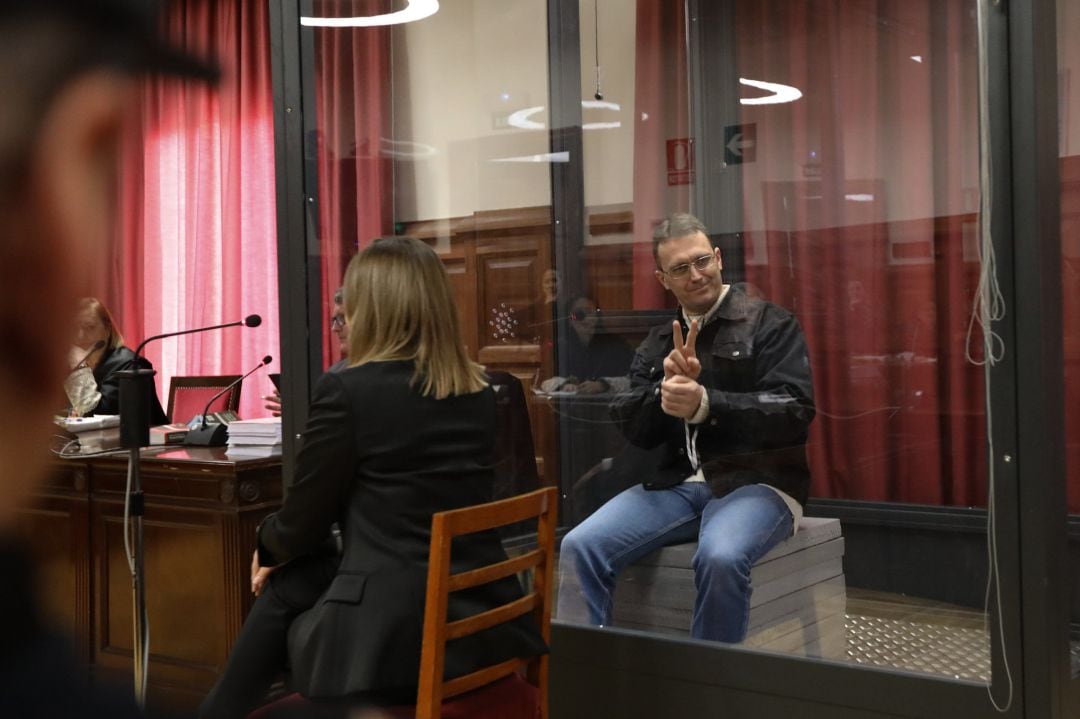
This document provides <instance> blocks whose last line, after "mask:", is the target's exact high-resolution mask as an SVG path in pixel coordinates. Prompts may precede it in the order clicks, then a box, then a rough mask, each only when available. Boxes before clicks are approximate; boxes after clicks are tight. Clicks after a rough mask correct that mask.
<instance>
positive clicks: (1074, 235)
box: [1057, 2, 1080, 677]
mask: <svg viewBox="0 0 1080 719" xmlns="http://www.w3.org/2000/svg"><path fill="white" fill-rule="evenodd" d="M1057 28H1058V30H1057V33H1058V44H1057V48H1058V128H1059V129H1058V156H1059V158H1060V159H1059V163H1060V165H1059V168H1060V172H1061V273H1062V275H1061V280H1062V283H1061V284H1062V296H1063V301H1064V303H1065V304H1064V307H1063V308H1062V313H1063V320H1064V327H1063V330H1064V334H1063V339H1064V346H1065V462H1066V465H1065V466H1066V472H1067V485H1066V486H1067V489H1068V506H1069V562H1070V567H1072V568H1073V570H1074V571H1072V572H1070V576H1072V577H1073V581H1072V586H1071V587H1070V591H1069V599H1070V603H1069V617H1070V626H1071V630H1070V635H1069V649H1070V655H1071V657H1072V674H1073V676H1074V677H1076V676H1078V675H1080V586H1078V578H1080V557H1078V552H1077V540H1078V538H1080V518H1078V517H1077V514H1078V513H1080V410H1078V407H1077V402H1080V331H1078V328H1080V205H1078V200H1080V105H1078V103H1077V97H1076V93H1074V92H1073V91H1072V75H1073V73H1074V72H1076V73H1077V76H1078V77H1080V48H1077V47H1076V43H1074V42H1071V41H1070V39H1071V35H1070V33H1071V32H1072V31H1075V30H1080V7H1078V6H1077V4H1076V3H1071V2H1058V4H1057Z"/></svg>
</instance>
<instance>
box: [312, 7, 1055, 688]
mask: <svg viewBox="0 0 1080 719" xmlns="http://www.w3.org/2000/svg"><path fill="white" fill-rule="evenodd" d="M366 5H367V3H363V2H359V0H349V1H347V2H333V3H331V2H315V3H313V4H312V7H311V8H310V9H311V13H312V14H322V15H333V16H335V17H341V16H347V15H364V14H365V12H364V9H365V7H366ZM703 5H708V6H709V8H711V9H709V10H708V11H707V12H706V14H705V15H703V16H702V17H700V18H694V19H693V20H694V21H695V22H696V25H695V27H696V30H695V33H696V34H695V36H694V37H695V38H700V40H701V42H700V44H692V43H691V42H690V41H689V39H688V35H687V28H688V27H689V26H690V25H691V23H688V22H687V20H688V19H687V18H686V17H685V14H684V13H685V4H684V3H680V2H675V3H671V2H662V1H661V0H653V1H641V0H639V2H636V3H626V2H621V1H619V0H581V3H580V6H579V17H580V37H579V40H580V49H581V58H580V68H581V99H580V102H581V108H580V111H581V118H582V119H581V126H580V135H581V147H582V156H581V157H574V156H572V153H571V152H569V151H566V150H565V149H564V148H559V149H558V150H557V151H556V149H555V148H553V147H552V142H551V133H552V132H553V131H554V132H556V133H559V132H563V131H565V130H566V128H557V127H556V128H553V127H551V117H552V116H554V113H551V112H550V108H551V103H552V99H551V98H550V97H549V94H548V77H547V67H548V57H549V53H551V52H557V49H556V48H549V47H548V46H547V35H546V12H547V8H546V4H545V3H544V2H542V0H536V2H514V3H507V2H505V1H503V0H461V1H460V2H453V3H441V4H440V7H439V11H438V12H437V13H435V14H434V15H432V16H430V17H427V18H425V19H423V20H419V21H416V22H409V23H406V24H398V25H393V26H383V27H366V28H328V27H320V28H310V27H309V28H305V30H304V32H306V33H310V35H307V36H306V37H307V38H308V39H309V41H310V43H311V44H310V47H311V49H312V51H313V57H314V84H313V86H314V101H315V108H316V113H315V120H314V124H313V126H311V127H310V128H309V136H308V148H307V149H308V158H309V160H311V161H314V162H316V163H317V176H318V185H319V201H318V203H317V205H315V207H317V215H316V216H314V217H313V218H312V219H313V224H314V225H316V226H317V227H318V228H319V247H320V253H321V258H320V259H321V269H322V280H321V281H322V284H323V294H324V299H325V300H326V306H327V307H329V306H330V298H331V293H332V292H333V290H334V289H335V288H336V287H337V286H338V285H339V284H340V277H341V272H342V269H343V267H344V265H345V263H346V262H347V261H348V259H349V258H350V257H351V256H352V255H353V254H354V253H355V252H356V250H357V248H360V247H365V246H366V245H367V244H368V243H369V242H370V241H371V240H372V239H373V238H374V237H376V236H378V235H384V234H403V235H412V236H416V237H419V238H421V239H423V240H425V241H426V242H428V243H430V244H431V245H432V246H433V247H434V248H435V249H436V251H437V252H438V253H439V256H440V258H441V259H442V261H443V263H444V265H445V267H446V269H447V271H448V273H449V275H450V278H451V283H452V287H453V291H454V299H455V302H457V304H458V308H459V310H460V314H461V317H462V325H463V326H462V332H463V334H464V335H465V342H466V345H467V346H468V349H469V352H470V355H471V356H472V357H473V358H474V359H476V360H477V361H479V362H481V363H482V364H484V365H485V366H487V367H488V369H489V371H490V373H491V377H492V383H493V384H494V385H496V386H497V387H499V388H500V389H499V391H498V392H497V397H499V398H500V403H501V404H500V405H499V412H500V420H499V424H500V433H501V434H500V439H499V446H498V448H497V453H496V455H497V457H496V460H497V464H498V467H499V472H500V479H499V482H498V489H497V493H498V495H499V496H506V495H509V494H513V493H517V492H521V491H525V490H527V489H530V488H532V487H535V486H537V485H538V484H545V485H555V486H559V487H560V489H561V495H562V498H563V504H562V506H561V507H560V511H561V521H562V523H563V524H565V525H566V528H567V529H568V530H569V535H568V536H569V539H568V543H567V544H566V545H565V546H564V548H563V552H564V556H563V564H564V567H565V568H566V571H565V572H564V576H563V581H562V584H561V585H560V586H559V587H557V591H558V592H559V606H560V614H559V619H560V620H561V621H575V620H576V621H588V622H591V623H604V624H607V623H610V622H614V623H615V625H616V626H623V627H636V628H647V629H648V630H649V631H655V632H661V633H675V634H679V635H682V636H688V635H690V634H693V635H694V636H699V637H707V638H711V639H719V640H722V641H732V642H739V641H741V642H744V643H745V644H746V645H747V646H753V647H758V648H762V649H765V650H772V651H783V652H788V653H793V654H804V655H811V656H825V657H830V658H834V659H841V660H843V659H849V660H853V661H857V662H862V663H866V664H873V665H880V666H885V667H892V668H901V669H907V670H917V671H925V672H932V673H935V674H941V675H945V676H948V677H955V678H960V679H967V680H982V681H986V680H989V678H990V665H989V649H988V641H987V636H988V634H987V630H986V629H985V628H984V626H983V621H984V612H983V589H984V586H985V584H984V582H985V577H986V565H985V536H983V535H981V534H980V532H979V531H977V530H976V531H972V532H960V531H958V530H955V529H952V528H950V527H949V526H947V525H945V524H944V523H942V522H938V521H937V520H936V517H938V516H941V515H943V514H944V512H943V508H949V512H950V513H951V514H953V515H955V514H966V515H970V516H971V517H972V518H973V521H972V522H970V525H971V526H979V522H980V520H981V519H982V518H984V516H985V514H984V512H983V510H982V509H981V508H983V507H985V503H986V496H987V493H986V461H985V444H986V431H985V414H986V413H985V408H986V398H985V396H984V375H983V370H982V368H981V366H980V365H979V364H977V361H978V360H980V359H981V356H980V350H979V347H980V339H981V338H980V337H979V335H978V332H977V331H976V332H975V333H974V334H973V335H972V336H971V337H969V333H968V328H969V323H970V319H971V316H972V312H973V304H974V295H975V290H976V284H977V277H978V272H979V268H980V265H979V255H978V245H977V231H976V230H977V223H978V206H979V204H978V201H979V197H980V194H979V193H980V188H979V184H978V148H977V145H976V142H977V138H978V136H979V127H978V115H977V104H976V103H977V97H978V92H977V83H976V76H977V73H976V65H977V63H976V59H977V52H976V42H975V19H974V18H975V15H974V2H973V0H945V1H944V2H941V1H934V2H931V0H924V1H923V2H913V3H902V4H894V5H890V6H888V7H885V8H883V7H881V6H873V7H864V6H854V5H852V4H851V3H849V2H843V1H842V0H827V1H825V2H818V3H813V4H812V5H807V4H806V3H798V2H792V1H791V0H767V1H765V2H762V1H761V0H737V1H736V2H731V3H717V4H703ZM714 6H716V7H714ZM720 6H722V7H721V9H716V8H717V7H720ZM366 14H371V13H366ZM691 60H693V61H694V62H691ZM695 68H701V74H700V76H698V75H695V76H693V77H692V71H693V72H697V70H696V69H695ZM691 87H693V88H700V90H695V91H696V92H698V94H697V95H695V96H694V97H693V98H691V97H690V88H691ZM691 99H692V102H691ZM574 102H575V103H576V102H577V100H576V99H575V100H574ZM576 109H577V108H576V104H575V110H576ZM309 122H310V120H309ZM691 128H694V129H693V130H692V129H691ZM575 129H576V128H575ZM694 135H696V136H694ZM556 167H558V168H560V173H562V172H564V171H565V170H566V168H567V167H569V168H571V170H573V171H578V170H580V172H581V173H582V175H583V183H582V187H583V195H582V196H574V195H573V194H572V193H568V194H565V195H563V196H564V197H567V202H571V203H572V202H578V203H580V204H581V205H583V210H584V213H583V217H584V221H583V222H581V223H580V225H581V226H580V227H574V228H564V229H565V232H562V233H561V234H560V237H561V238H562V239H563V240H564V242H565V243H566V244H569V245H570V246H571V248H572V251H571V252H569V253H567V252H566V251H565V249H566V248H565V247H564V246H563V245H560V246H559V247H553V242H552V237H553V233H552V229H553V225H552V196H553V195H552V178H553V177H561V176H562V174H553V172H552V170H553V168H556ZM555 189H556V190H557V191H560V192H561V191H566V190H568V188H565V187H556V188H555ZM698 198H700V204H701V206H700V207H697V206H695V207H692V206H691V205H692V203H696V202H699V199H698ZM690 211H692V212H693V214H694V215H695V216H697V217H699V218H701V219H702V220H703V225H704V229H703V230H694V231H692V232H685V233H683V232H677V233H675V234H673V235H671V236H670V237H668V238H666V239H665V241H664V242H662V243H660V245H659V247H658V250H657V252H656V253H655V255H654V249H653V236H654V233H655V231H656V229H657V226H658V225H660V223H661V222H662V220H664V218H667V217H670V216H672V214H673V213H677V212H690ZM556 250H557V252H556ZM1067 256H1068V253H1066V257H1067ZM555 257H558V258H560V259H559V260H558V262H559V264H556V263H555V261H554V260H553V258H555ZM702 258H707V259H706V261H704V262H703V263H702V265H701V266H698V265H697V261H698V260H701V259H702ZM687 264H688V265H690V266H689V267H688V268H687V270H686V272H685V273H684V272H682V271H679V270H676V269H675V268H676V267H679V266H680V265H687ZM1066 264H1067V263H1066ZM718 299H719V300H720V303H719V305H716V306H715V307H714V304H715V303H716V301H717V300H718ZM684 310H685V311H686V312H687V313H689V314H691V315H695V316H697V317H698V319H699V329H698V332H700V334H695V337H694V347H696V349H697V355H696V358H695V360H696V362H697V363H700V368H701V369H700V372H701V373H700V374H697V372H698V369H697V365H695V364H694V363H688V364H687V365H686V366H679V367H676V368H674V369H671V370H670V371H666V368H665V366H664V358H665V356H666V355H667V354H668V353H669V352H670V351H671V350H672V349H673V348H674V347H675V337H674V332H673V330H672V326H671V322H672V321H673V320H675V319H677V318H679V317H683V319H684V320H685V317H684V312H683V311H684ZM665 328H666V330H665ZM680 331H682V332H684V333H688V332H690V328H689V327H688V326H685V327H683V328H681V330H680ZM683 338H684V339H686V338H687V336H686V334H684V335H683ZM321 340H322V342H323V348H324V358H325V360H326V363H327V364H330V362H332V361H333V360H335V359H337V357H338V355H337V354H336V344H337V343H336V340H335V339H334V338H333V336H332V334H331V333H330V327H329V326H327V327H325V328H324V333H323V336H322V338H321ZM969 349H970V352H971V354H972V359H974V360H976V362H972V361H969V360H968V357H967V355H968V353H969ZM684 359H685V358H684ZM804 360H805V362H804ZM665 375H670V376H669V377H667V378H665ZM679 377H681V378H682V379H678V378H679ZM661 381H663V383H664V385H665V388H666V389H667V390H671V393H672V394H671V396H670V397H668V396H665V395H664V394H663V393H661V394H656V392H658V391H661V388H660V383H661ZM703 383H704V384H703ZM669 385H670V386H669ZM706 385H707V386H708V392H707V393H705V394H704V395H703V394H702V393H701V391H700V390H696V389H694V387H695V386H698V387H702V386H706ZM702 397H705V401H704V402H703V401H702ZM695 402H696V404H695ZM665 405H667V409H668V410H670V411H665ZM631 409H633V411H631ZM687 420H689V421H687ZM653 425H655V426H659V427H661V429H662V431H660V432H654V431H652V429H654V427H653ZM699 469H700V472H701V476H700V478H701V479H704V480H707V481H686V480H687V479H688V478H689V477H691V476H694V477H695V478H696V475H697V474H698V470H699ZM660 470H663V471H660ZM665 472H666V474H665ZM643 482H644V483H646V484H647V485H649V486H646V487H643V486H642V483H643ZM665 483H667V484H670V486H669V487H668V488H666V489H657V488H656V487H657V486H659V485H662V484H665ZM649 487H652V488H651V489H650V488H649ZM735 489H737V491H731V490H735ZM717 495H720V496H719V497H717ZM743 495H746V497H745V501H744V497H743ZM659 497H665V498H666V499H663V500H662V499H658V498H659ZM613 498H615V499H613ZM725 499H726V501H725ZM669 500H670V504H671V505H672V506H673V507H674V508H675V509H679V508H680V507H682V508H685V507H687V506H688V507H691V508H692V511H690V512H689V514H679V512H678V511H675V509H672V508H671V507H667V508H665V509H664V511H663V512H661V511H660V510H658V509H657V505H658V504H662V503H664V502H668V501H669ZM612 501H615V502H617V503H618V504H616V505H611V504H608V503H609V502H612ZM912 505H922V506H921V507H920V509H919V510H918V511H919V512H920V513H921V516H923V517H924V518H925V517H929V518H930V519H928V520H925V521H923V522H922V524H921V525H920V528H919V529H918V530H914V529H910V526H911V525H910V522H909V521H908V520H909V519H910V513H911V512H912V511H914V510H913V509H912ZM612 507H614V509H613V508H612ZM669 509H671V510H672V511H671V513H664V512H667V511H668V510H669ZM703 517H704V518H703ZM837 518H840V519H841V520H842V523H843V524H842V525H841V522H838V521H836V520H837ZM590 525H592V526H591V527H590ZM646 526H652V527H653V528H654V530H655V531H653V532H648V533H646V534H647V535H648V536H642V535H641V532H640V530H642V529H643V528H644V527H646ZM630 527H634V528H636V530H638V533H637V534H636V535H635V536H633V537H630V538H629V539H627V538H626V537H623V538H622V539H621V540H620V541H623V542H624V544H623V545H620V546H621V547H622V549H626V548H627V546H628V545H626V544H625V542H629V544H631V545H633V546H632V547H630V548H629V549H626V553H624V554H622V555H621V557H620V559H619V562H616V563H615V564H618V565H619V566H620V567H622V566H623V565H625V568H624V571H623V572H621V573H619V574H618V576H617V577H612V576H611V566H607V565H612V562H611V560H610V557H609V558H608V561H607V562H606V563H605V561H604V555H603V552H605V551H607V552H610V551H612V550H611V548H610V547H607V548H606V549H605V546H606V545H605V543H606V542H609V541H610V540H611V538H612V537H614V536H618V535H619V534H620V532H624V531H625V530H626V529H627V528H630ZM702 527H704V528H705V529H702ZM905 527H908V528H905ZM713 528H717V529H716V531H715V536H713V531H712V530H713ZM793 530H796V531H793ZM703 532H704V533H706V534H708V535H709V538H708V539H707V540H706V541H705V542H702V543H699V544H698V545H697V546H683V547H681V548H679V547H678V546H674V545H677V544H678V543H685V542H695V541H698V540H699V538H700V536H702V533H703ZM751 535H752V536H754V537H755V538H756V539H755V541H753V542H743V543H739V542H735V541H734V539H733V537H737V536H744V537H745V536H751ZM762 535H763V536H762ZM582 537H586V540H587V541H582ZM673 543H674V544H673ZM662 547H663V548H662ZM653 550H657V551H653ZM615 551H616V552H618V551H621V550H620V549H619V548H617V549H616V550H615ZM731 553H734V554H735V556H737V557H739V558H740V559H739V561H740V562H741V565H742V570H743V577H742V578H741V579H738V580H735V579H732V575H731V574H730V573H728V572H724V571H717V570H716V568H717V567H722V566H724V565H723V561H724V560H723V559H722V558H721V557H726V558H727V559H730V556H728V555H729V554H731ZM585 565H588V566H585ZM751 565H753V566H754V569H753V570H752V571H750V570H749V567H750V566H751ZM590 567H591V568H590ZM747 572H749V573H750V584H749V585H747V583H746V576H745V575H746V574H747ZM714 574H715V576H713V575H714ZM695 580H697V581H698V583H699V584H702V586H705V587H706V588H707V590H706V591H699V589H698V585H697V584H695ZM702 580H703V581H702ZM590 583H591V584H590ZM607 584H611V586H612V587H613V588H614V596H613V597H610V598H609V597H608V596H607V594H606V592H608V591H610V588H609V589H605V588H604V587H605V586H606V585H607ZM629 585H632V586H633V587H634V588H632V589H624V587H626V586H629ZM620 592H623V593H622V594H620ZM612 610H613V611H612ZM873 647H878V648H880V649H881V650H880V651H876V650H874V649H873ZM886 648H887V651H886Z"/></svg>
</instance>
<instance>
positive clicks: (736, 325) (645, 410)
mask: <svg viewBox="0 0 1080 719" xmlns="http://www.w3.org/2000/svg"><path fill="white" fill-rule="evenodd" d="M672 319H678V320H679V322H680V323H681V324H682V325H683V332H684V335H685V333H686V331H687V330H686V324H685V321H684V320H683V318H682V313H681V312H678V313H677V314H676V316H675V317H673V318H672ZM696 346H697V356H698V359H699V360H700V361H701V366H702V371H701V376H700V377H699V378H698V382H700V383H701V384H702V385H703V386H704V387H705V388H706V391H708V393H709V414H708V417H707V418H706V419H705V421H704V422H702V423H701V424H699V425H697V428H698V435H697V452H698V456H699V458H700V460H701V465H702V469H703V471H704V474H705V478H706V479H707V480H708V482H709V485H710V487H711V488H712V490H713V493H714V494H715V495H716V496H718V497H719V496H723V495H724V494H727V493H728V492H730V491H732V490H733V489H735V488H737V487H740V486H743V485H746V484H755V483H765V484H769V485H772V486H774V487H776V488H777V489H781V490H783V491H784V492H787V493H788V494H790V495H791V496H792V497H794V498H795V499H796V500H797V501H798V502H799V503H800V504H805V503H806V496H807V491H808V490H809V486H810V470H809V467H808V466H807V463H806V437H807V432H808V429H809V426H810V422H811V420H813V418H814V414H815V409H814V389H813V385H812V382H811V378H810V360H809V356H808V353H807V349H806V340H805V338H804V337H803V333H802V328H801V327H800V326H799V322H798V320H796V319H795V316H794V315H792V314H791V313H790V312H788V311H787V310H785V309H783V308H781V307H778V306H776V305H774V304H771V303H769V302H765V301H764V300H760V299H756V298H753V297H750V296H749V295H747V294H746V293H745V292H744V291H743V290H742V289H741V288H739V287H735V286H733V287H731V288H730V289H729V290H728V294H727V296H726V297H725V298H724V300H723V302H722V303H721V304H720V307H719V308H718V309H717V312H716V314H715V316H714V317H713V318H712V319H711V320H710V321H709V323H708V324H706V325H705V326H704V327H703V328H701V329H700V331H699V333H698V339H697V345H696ZM673 347H674V340H673V338H672V327H671V323H670V322H668V323H666V324H665V325H663V326H661V327H655V328H653V329H652V331H650V332H649V335H648V337H646V338H645V341H644V342H642V344H641V346H640V347H638V349H637V352H636V353H635V354H634V360H633V363H632V364H631V366H630V391H629V392H627V393H625V394H622V395H620V396H619V397H617V398H616V399H615V400H614V402H613V403H612V406H611V415H612V418H613V419H614V420H615V421H616V422H617V423H618V424H619V425H620V428H621V429H622V432H623V434H624V435H625V436H626V438H627V439H628V440H629V441H630V442H631V443H632V444H634V445H636V446H638V447H641V448H643V449H647V450H650V452H649V457H650V459H649V461H650V462H654V463H655V466H653V467H651V468H650V467H639V470H638V471H640V472H642V473H643V482H642V483H643V484H644V486H645V488H646V489H663V488H666V487H671V486H674V485H676V484H678V483H679V482H681V481H683V480H684V479H686V477H688V476H689V475H690V474H691V473H692V471H693V470H692V469H691V466H690V462H689V460H688V459H687V457H686V438H685V437H686V435H685V430H684V428H683V421H682V420H681V419H677V418H675V417H671V416H670V415H667V414H664V412H663V411H662V410H661V409H660V381H661V380H662V379H663V378H664V357H666V356H667V354H668V353H669V352H671V350H672V349H673ZM639 457H640V453H639Z"/></svg>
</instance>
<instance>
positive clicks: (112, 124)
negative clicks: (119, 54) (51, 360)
mask: <svg viewBox="0 0 1080 719" xmlns="http://www.w3.org/2000/svg"><path fill="white" fill-rule="evenodd" d="M136 90H137V84H136V81H135V80H134V79H133V78H131V77H129V76H127V75H123V74H120V73H117V72H114V71H109V70H104V69H103V70H97V71H92V72H88V73H85V74H83V75H80V76H78V77H76V78H74V79H72V80H71V81H70V82H68V83H67V84H66V85H65V86H64V87H63V88H61V90H60V92H59V93H58V94H57V96H56V97H55V98H54V100H53V102H52V103H51V105H50V108H49V111H48V113H47V114H46V115H45V118H44V121H43V123H42V126H41V131H40V133H39V135H38V137H37V146H36V148H35V152H34V157H33V162H32V163H31V168H32V169H31V173H32V175H31V183H32V186H31V191H32V193H33V198H34V204H35V205H36V207H35V208H34V209H35V210H37V213H38V217H39V218H40V221H41V222H42V223H43V224H45V225H46V226H45V227H42V228H41V229H42V230H43V231H44V234H47V235H48V236H49V237H50V239H52V240H53V243H54V246H53V248H52V249H53V251H54V252H56V253H57V254H59V255H62V256H63V257H59V258H57V262H58V263H60V264H62V265H66V268H67V269H69V270H74V272H73V273H70V277H69V281H68V283H67V285H68V287H70V288H71V290H72V291H73V293H74V294H75V295H79V294H86V293H87V289H88V288H87V287H84V286H79V283H80V282H84V281H86V280H89V279H90V278H89V277H87V273H86V268H87V267H88V266H93V265H92V263H89V260H90V258H91V257H94V256H95V255H97V254H98V253H101V252H104V251H106V248H107V247H108V238H109V234H110V233H112V232H114V231H115V228H116V219H115V214H116V188H117V183H118V169H119V154H120V140H121V135H122V129H123V119H124V116H125V114H126V113H128V112H129V108H130V107H131V105H132V103H134V101H135V98H136ZM57 269H58V271H60V272H63V271H64V268H60V267H58V268H57Z"/></svg>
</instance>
